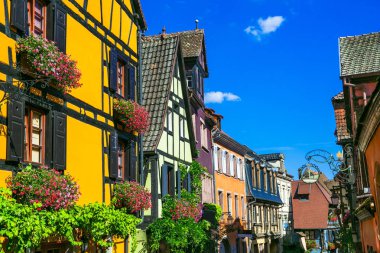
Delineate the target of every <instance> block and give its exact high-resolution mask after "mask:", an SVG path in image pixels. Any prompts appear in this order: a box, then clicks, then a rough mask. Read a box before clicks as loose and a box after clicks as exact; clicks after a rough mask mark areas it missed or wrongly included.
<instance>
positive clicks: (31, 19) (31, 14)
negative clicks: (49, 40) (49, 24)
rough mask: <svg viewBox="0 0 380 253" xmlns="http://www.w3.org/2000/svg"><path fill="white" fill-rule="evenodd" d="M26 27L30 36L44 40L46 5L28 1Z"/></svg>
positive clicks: (34, 0)
mask: <svg viewBox="0 0 380 253" xmlns="http://www.w3.org/2000/svg"><path fill="white" fill-rule="evenodd" d="M28 26H29V32H30V34H35V35H39V36H42V37H44V38H46V4H45V3H44V2H43V1H40V0H29V1H28Z"/></svg>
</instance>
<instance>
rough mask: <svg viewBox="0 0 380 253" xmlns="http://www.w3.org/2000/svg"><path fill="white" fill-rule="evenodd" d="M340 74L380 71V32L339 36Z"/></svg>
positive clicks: (349, 74) (350, 74)
mask: <svg viewBox="0 0 380 253" xmlns="http://www.w3.org/2000/svg"><path fill="white" fill-rule="evenodd" d="M339 51H340V52H339V56H340V76H341V77H344V76H353V75H361V74H369V73H376V72H380V32H376V33H370V34H364V35H359V36H349V37H342V38H339Z"/></svg>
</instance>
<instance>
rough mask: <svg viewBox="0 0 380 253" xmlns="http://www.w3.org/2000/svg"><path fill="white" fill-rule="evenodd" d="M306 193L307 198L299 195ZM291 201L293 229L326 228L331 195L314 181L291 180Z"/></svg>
mask: <svg viewBox="0 0 380 253" xmlns="http://www.w3.org/2000/svg"><path fill="white" fill-rule="evenodd" d="M303 194H308V199H307V200H305V199H300V197H299V195H303ZM292 203H293V219H294V229H326V228H327V227H328V212H329V204H331V195H330V194H329V193H328V191H327V190H326V189H325V188H324V187H323V186H322V185H321V183H319V182H316V183H313V184H306V183H304V182H303V181H301V180H298V181H292Z"/></svg>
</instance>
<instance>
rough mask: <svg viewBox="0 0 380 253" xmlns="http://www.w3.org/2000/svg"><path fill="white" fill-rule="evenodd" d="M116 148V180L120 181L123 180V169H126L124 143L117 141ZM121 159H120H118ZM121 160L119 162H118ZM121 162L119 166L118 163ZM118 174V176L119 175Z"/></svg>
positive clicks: (120, 140)
mask: <svg viewBox="0 0 380 253" xmlns="http://www.w3.org/2000/svg"><path fill="white" fill-rule="evenodd" d="M117 146H118V150H117V158H118V160H117V178H118V179H121V180H124V179H125V168H126V164H125V162H126V161H125V160H126V155H127V154H126V144H125V142H124V141H123V140H122V139H120V138H119V139H118V142H117ZM120 148H121V150H120ZM120 157H121V158H120ZM119 159H121V160H119ZM120 161H121V164H120V163H119V162H120ZM119 172H120V174H119Z"/></svg>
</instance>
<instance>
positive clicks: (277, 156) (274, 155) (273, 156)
mask: <svg viewBox="0 0 380 253" xmlns="http://www.w3.org/2000/svg"><path fill="white" fill-rule="evenodd" d="M259 156H260V158H262V159H264V160H265V161H277V160H281V159H284V155H283V154H281V153H272V154H263V155H259Z"/></svg>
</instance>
